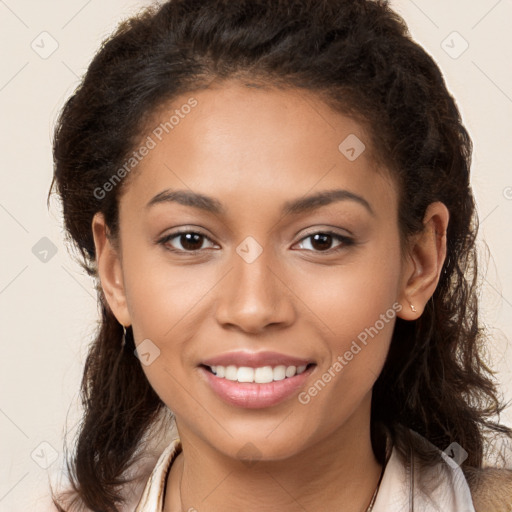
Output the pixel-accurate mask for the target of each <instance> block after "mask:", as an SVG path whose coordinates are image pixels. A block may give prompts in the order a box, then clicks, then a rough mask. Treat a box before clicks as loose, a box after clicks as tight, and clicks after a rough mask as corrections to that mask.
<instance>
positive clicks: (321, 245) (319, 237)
mask: <svg viewBox="0 0 512 512" xmlns="http://www.w3.org/2000/svg"><path fill="white" fill-rule="evenodd" d="M304 240H310V242H309V243H304ZM336 240H338V241H339V243H338V244H337V245H335V246H334V247H331V246H332V244H333V242H334V241H336ZM301 244H302V245H305V246H306V247H303V249H307V250H311V251H313V252H335V251H338V250H341V249H344V248H345V247H347V246H349V245H353V244H354V241H353V240H352V239H351V238H349V237H346V236H343V235H340V234H338V233H333V232H330V231H319V232H317V233H312V234H310V235H308V236H306V237H304V238H303V239H302V240H301ZM308 246H309V247H308Z"/></svg>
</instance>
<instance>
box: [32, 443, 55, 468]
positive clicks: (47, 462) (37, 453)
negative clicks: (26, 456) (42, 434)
mask: <svg viewBox="0 0 512 512" xmlns="http://www.w3.org/2000/svg"><path fill="white" fill-rule="evenodd" d="M30 457H31V458H32V460H33V461H34V462H35V463H36V464H37V465H38V466H39V467H40V468H43V469H48V468H49V467H50V466H51V465H52V464H53V463H54V462H55V461H56V460H57V459H58V458H59V453H58V452H57V450H56V449H55V448H54V447H53V446H52V445H51V444H50V443H48V442H46V441H43V442H42V443H40V444H39V445H38V446H37V448H35V449H34V450H33V451H32V453H31V454H30Z"/></svg>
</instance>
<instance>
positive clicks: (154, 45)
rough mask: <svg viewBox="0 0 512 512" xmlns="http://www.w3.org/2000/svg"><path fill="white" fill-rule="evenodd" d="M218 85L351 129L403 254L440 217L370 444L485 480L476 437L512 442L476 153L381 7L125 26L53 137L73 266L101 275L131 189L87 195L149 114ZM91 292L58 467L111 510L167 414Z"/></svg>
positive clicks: (434, 80)
mask: <svg viewBox="0 0 512 512" xmlns="http://www.w3.org/2000/svg"><path fill="white" fill-rule="evenodd" d="M228 79H237V80H242V81H243V80H246V81H249V80H250V81H258V82H259V83H261V84H266V85H268V86H273V87H284V88H286V87H290V88H291V87H293V88H300V89H303V90H308V91H312V92H314V93H316V94H318V95H319V97H321V98H322V99H323V100H324V101H325V102H326V103H327V104H328V105H329V106H330V107H332V108H333V109H334V110H336V111H337V112H340V113H342V114H345V115H348V116H350V117H352V118H354V119H356V120H357V121H358V122H360V123H361V124H362V126H364V127H365V129H366V130H367V132H368V134H369V136H370V142H371V144H369V146H370V147H371V148H372V155H373V157H374V158H375V159H378V160H379V161H381V162H382V163H384V164H385V166H386V169H388V170H389V172H390V173H391V174H392V175H393V176H394V178H395V182H396V183H397V186H398V189H399V230H400V236H401V240H402V241H406V240H407V239H408V238H409V237H410V236H411V235H413V234H415V233H417V232H419V231H421V230H422V228H423V224H422V220H423V216H424V214H425V211H426V208H427V206H428V205H429V204H430V203H432V202H435V201H441V202H443V203H444V204H445V205H446V206H447V208H448V210H449V213H450V222H449V225H448V230H447V256H446V260H445V262H444V266H443V268H442V273H441V276H440V280H439V283H438V286H437V288H436V290H435V293H434V294H433V296H432V298H431V300H430V301H429V302H428V304H427V305H426V308H425V310H424V312H423V314H422V316H421V317H420V318H419V319H418V320H416V321H412V322H407V321H404V320H401V319H400V318H397V320H396V325H395V329H394V332H393V336H392V340H391V346H390V350H389V353H388V356H387V359H386V362H385V365H384V368H383V370H382V372H381V374H380V376H379V378H378V379H377V381H376V382H375V385H374V388H373V399H372V410H371V422H372V442H375V443H377V439H378V436H377V430H376V429H377V425H379V424H381V425H384V426H385V428H386V429H387V430H388V431H389V432H390V434H391V436H392V438H393V441H394V443H395V444H396V446H397V448H398V449H399V451H400V453H402V454H403V456H404V457H405V456H406V454H407V453H408V452H409V451H410V450H411V449H414V450H415V452H417V453H419V455H420V456H421V457H422V458H423V460H424V461H426V463H428V461H429V460H433V459H432V455H431V454H429V453H428V450H426V448H424V447H422V445H421V444H418V443H417V442H416V441H415V439H414V437H413V436H411V435H409V433H408V432H409V431H408V429H409V428H410V429H413V430H414V431H415V432H417V433H419V434H421V435H422V436H424V437H425V438H426V439H427V440H429V441H430V442H431V443H433V444H434V445H435V446H437V447H439V448H440V449H441V450H443V449H445V448H446V447H447V446H448V445H449V444H450V443H451V442H453V441H456V442H458V443H459V444H460V445H461V446H463V447H464V449H465V450H466V451H467V452H468V458H467V460H466V461H465V462H464V464H463V466H462V467H463V469H464V468H466V467H468V468H469V467H473V468H478V467H481V465H482V462H483V457H484V447H485V438H486V434H488V433H494V434H497V433H502V434H506V435H507V436H511V437H512V430H511V429H509V428H508V427H505V426H504V425H501V424H499V423H498V422H496V421H495V420H494V418H495V416H496V415H497V416H498V417H499V414H500V413H501V411H502V410H503V408H504V405H502V404H501V402H500V399H499V396H498V391H497V388H496V384H495V382H494V378H493V372H492V370H491V369H490V368H489V367H488V366H487V365H486V363H485V358H484V357H483V352H482V351H483V348H484V346H483V345H484V343H485V342H486V338H485V334H484V332H483V330H482V328H481V327H480V323H479V319H478V285H479V281H478V274H477V254H476V248H475V240H476V236H477V231H478V219H477V214H476V211H475V203H474V199H473V195H472V192H471V188H470V163H471V153H472V142H471V139H470V137H469V135H468V133H467V131H466V129H465V128H464V126H463V125H462V122H461V117H460V114H459V111H458V108H457V106H456V103H455V101H454V99H453V97H452V96H451V94H450V93H449V92H448V90H447V87H446V84H445V82H444V79H443V76H442V74H441V72H440V70H439V68H438V66H437V65H436V63H435V62H434V60H433V59H432V58H431V57H430V56H429V55H428V54H427V53H426V52H425V50H424V49H422V48H421V47H420V46H419V45H418V44H417V43H415V42H414V41H413V40H412V39H411V37H410V34H409V32H408V29H407V26H406V24H405V22H404V20H403V19H402V18H401V17H400V16H399V15H397V14H396V13H395V12H394V11H392V10H391V8H390V7H389V6H388V4H387V2H386V1H384V0H237V1H232V0H170V1H167V2H166V3H163V4H162V5H153V6H150V7H148V8H146V9H145V10H144V11H142V12H141V13H140V14H138V15H136V16H134V17H132V18H130V19H128V20H126V21H124V22H122V23H121V24H120V25H119V27H118V28H117V30H116V31H115V33H114V34H113V35H111V36H110V37H109V38H108V39H107V40H106V41H104V43H103V44H102V47H101V48H100V50H99V51H98V53H97V54H96V55H95V57H94V59H93V60H92V63H91V64H90V66H89V68H88V70H87V72H86V74H85V76H84V77H83V80H82V82H81V84H80V85H79V86H78V87H77V89H76V90H75V91H74V93H73V95H72V96H71V97H70V98H69V99H68V100H67V102H66V104H65V106H64V107H63V109H62V111H61V114H60V117H59V119H58V122H57V126H56V129H55V135H54V145H53V154H54V164H55V165H54V178H53V181H52V185H51V187H50V191H49V195H48V199H49V198H50V194H51V193H52V190H53V189H54V188H55V190H56V192H57V194H58V195H59V196H60V198H61V200H62V205H63V215H64V221H65V228H66V232H67V233H66V236H67V238H68V240H69V241H70V242H71V244H72V245H74V246H75V247H76V248H77V249H78V250H79V254H78V259H79V262H80V264H81V265H82V267H83V268H84V269H85V271H86V272H87V273H88V274H89V275H90V276H93V277H95V278H97V276H98V275H97V269H96V261H95V246H94V240H93V234H92V230H91V222H92V218H93V216H94V214H95V213H97V212H102V213H103V214H104V216H105V220H106V223H107V226H108V228H109V231H110V233H111V235H112V237H113V238H114V239H116V237H117V236H118V234H119V233H118V229H119V228H118V205H119V198H120V196H121V194H122V190H123V188H124V187H126V186H127V184H128V183H129V180H128V179H124V180H123V182H122V183H121V184H120V185H119V186H118V187H114V188H113V190H112V191H110V192H109V193H108V194H104V197H101V199H99V198H98V197H97V195H98V194H95V190H97V189H98V187H100V188H101V187H102V186H103V184H104V183H106V182H108V180H109V179H110V178H111V177H112V176H113V175H114V173H115V172H116V170H117V169H119V167H120V166H121V165H122V163H123V161H125V160H126V158H127V156H128V155H129V154H130V152H131V151H133V149H134V148H135V147H136V144H137V142H138V141H140V138H141V136H142V135H143V134H144V130H145V129H146V127H147V123H148V120H149V119H150V118H151V116H152V115H153V114H154V113H155V112H156V111H157V110H158V109H159V108H160V107H161V106H162V105H164V104H166V103H168V102H172V100H173V99H174V98H176V97H177V96H178V95H181V94H183V93H185V92H191V91H193V90H198V89H204V88H207V87H208V85H209V84H210V83H211V82H212V81H213V80H216V81H217V82H220V83H222V82H223V81H225V80H228ZM131 175H133V173H132V174H131ZM97 292H98V300H99V303H100V305H101V311H102V315H101V319H100V323H99V326H98V332H97V335H96V337H95V340H94V341H93V343H92V345H91V347H90V351H89V354H88V357H87V362H86V365H85V370H84V374H83V380H82V395H81V396H82V403H83V407H84V416H83V421H82V423H81V427H80V432H79V436H78V438H77V442H76V446H75V452H74V456H73V458H72V460H71V461H68V465H69V470H70V477H71V483H72V487H73V489H74V491H76V493H77V494H78V497H79V500H80V501H81V503H82V504H83V505H85V506H86V507H88V508H90V509H92V510H104V511H109V512H110V511H113V512H115V511H117V510H118V506H119V505H120V504H121V503H122V497H121V493H120V489H121V487H122V486H123V485H124V484H125V483H126V482H127V478H126V476H125V475H126V471H127V470H128V469H129V468H130V467H131V466H132V465H133V462H134V457H135V454H136V453H137V449H138V448H139V447H140V445H141V443H142V442H143V440H144V435H145V434H146V433H147V432H148V429H149V428H150V427H151V426H152V425H154V424H155V422H156V421H157V419H158V417H159V413H161V412H162V410H163V409H165V406H164V404H163V402H162V401H161V400H160V398H159V397H158V396H157V395H156V393H155V392H154V391H153V389H152V388H151V386H150V385H149V383H148V381H147V379H146V377H145V375H144V372H143V370H142V368H141V365H140V363H139V361H138V360H137V358H135V357H134V356H133V350H132V348H133V346H129V347H128V348H129V349H127V350H124V351H121V350H120V346H121V338H122V334H123V331H122V326H121V325H120V324H119V323H118V322H117V320H116V318H115V317H114V315H113V313H112V312H111V310H110V309H109V307H108V305H107V303H106V301H105V298H104V296H103V294H102V290H101V287H100V286H99V285H98V286H97ZM59 509H60V510H63V509H62V508H60V507H59Z"/></svg>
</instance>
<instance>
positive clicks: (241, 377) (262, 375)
mask: <svg viewBox="0 0 512 512" xmlns="http://www.w3.org/2000/svg"><path fill="white" fill-rule="evenodd" d="M201 366H202V367H203V368H205V369H206V370H208V371H209V372H210V373H212V374H213V375H215V376H216V377H217V378H219V379H224V380H229V381H233V382H240V383H254V384H268V383H270V382H277V381H282V380H286V379H290V378H292V377H295V376H296V375H300V374H302V373H304V372H305V371H306V370H307V369H308V368H309V367H311V366H314V363H310V364H305V365H301V366H292V365H290V366H285V365H276V366H258V367H255V368H253V367H249V366H235V365H228V366H221V365H215V366H208V365H201Z"/></svg>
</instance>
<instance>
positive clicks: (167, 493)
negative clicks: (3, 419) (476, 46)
mask: <svg viewBox="0 0 512 512" xmlns="http://www.w3.org/2000/svg"><path fill="white" fill-rule="evenodd" d="M54 158H55V177H54V181H55V183H54V184H55V186H56V190H57V193H58V194H60V196H61V198H62V202H63V212H64V218H65V224H66V229H67V231H68V234H69V237H70V239H71V240H72V241H73V243H74V244H75V245H76V246H77V248H78V249H79V251H80V254H81V257H82V260H81V262H82V264H83V266H84V268H85V269H86V270H87V271H88V272H89V274H90V275H93V276H95V277H97V278H98V297H99V301H100V305H101V311H102V318H101V324H100V326H99V330H98V334H97V337H96V340H95V341H94V343H93V345H92V346H91V349H90V352H89V356H88V359H87V363H86V367H85V372H84V380H83V387H82V393H83V403H84V408H85V409H84V417H83V422H82V425H81V430H80V435H79V437H78V441H77V444H76V449H75V455H74V458H73V460H72V461H71V462H70V472H71V479H72V487H73V489H74V491H75V493H76V496H75V499H74V500H73V499H72V500H71V502H70V500H67V502H66V504H64V505H62V506H61V508H60V509H61V510H74V507H75V506H77V505H83V506H84V507H86V508H87V509H90V510H108V511H117V510H121V509H125V510H133V509H134V508H135V509H136V510H137V511H138V512H148V511H165V512H170V511H172V512H174V511H183V510H188V511H193V510H197V511H202V510H207V511H217V510H222V511H226V510H244V511H251V510H258V511H260V510H266V511H272V510H279V511H292V510H293V511H295V510H344V511H349V512H351V511H354V512H356V511H357V512H359V511H370V510H372V511H373V512H384V511H386V512H387V511H390V510H393V511H395V510H396V511H399V510H400V511H401V510H403V511H406V510H407V511H409V510H415V511H433V510H443V511H457V512H459V511H462V512H470V511H474V510H486V511H488V510H491V508H490V507H491V506H492V507H494V508H493V510H502V509H503V510H508V509H507V508H506V507H509V506H510V504H511V503H512V499H511V495H512V493H511V492H510V476H509V474H508V473H507V472H506V470H501V471H499V470H496V471H498V473H497V475H498V476H497V477H495V478H493V479H492V482H494V484H496V482H497V478H500V479H501V480H502V481H503V484H500V485H499V486H497V487H498V489H497V492H493V494H492V500H494V502H495V503H494V504H491V501H490V500H486V499H485V496H484V494H483V491H482V489H486V488H487V486H488V483H486V482H485V481H484V479H485V478H486V477H485V476H482V475H483V472H482V471H481V470H480V468H481V467H482V464H483V461H484V447H485V444H484V441H485V435H486V434H499V433H501V434H505V436H507V438H510V437H512V431H511V430H510V429H509V428H507V427H505V426H503V425H500V424H498V423H495V422H494V421H493V417H494V415H495V414H496V413H499V412H501V410H502V409H503V406H502V405H501V404H500V402H499V400H498V398H497V392H496V388H495V384H494V382H493V380H492V378H491V373H490V371H489V369H488V368H487V367H486V366H485V365H484V363H483V361H482V359H481V354H480V352H479V347H480V343H481V342H482V340H483V334H482V332H481V330H480V328H479V323H478V316H477V311H478V308H477V297H476V291H475V288H476V282H477V281H476V276H477V273H476V270H477V265H476V257H475V248H474V243H475V237H476V234H477V217H476V213H475V208H474V201H473V196H472V193H471V189H470V186H469V166H470V160H471V140H470V138H469V136H468V133H467V132H466V130H465V128H464V127H463V125H462V124H461V120H460V115H459V112H458V110H457V107H456V105H455V102H454V100H453V98H452V97H451V96H450V94H449V93H448V91H447V89H446V86H445V84H444V81H443V78H442V75H441V73H440V71H439V69H438V67H437V66H436V64H435V63H434V62H433V60H432V59H431V58H430V57H429V56H428V54H426V53H425V51H424V50H423V49H422V48H420V47H419V46H418V45H417V44H416V43H414V42H413V41H412V40H411V39H410V37H409V35H408V32H407V29H406V26H405V24H404V22H403V20H402V19H401V18H400V17H399V16H398V15H396V14H395V13H394V12H393V11H391V10H390V8H389V7H388V6H387V5H386V3H385V2H382V1H371V0H337V1H327V0H325V1H310V0H283V1H271V0H242V1H237V2H228V1H221V0H201V1H192V0H175V1H170V2H166V3H164V4H162V5H161V6H159V7H153V8H149V9H147V10H146V11H145V12H143V13H142V14H140V15H139V16H137V17H134V18H132V19H130V20H128V21H126V22H124V23H123V24H121V25H120V27H119V28H118V30H117V32H116V33H115V34H114V35H113V36H112V37H111V38H110V39H109V40H108V41H107V42H105V44H104V45H103V46H102V48H101V50H100V51H99V52H98V54H97V55H96V56H95V58H94V60H93V62H92V63H91V65H90V67H89V69H88V71H87V73H86V75H85V77H84V80H83V83H82V84H81V86H80V87H79V88H78V89H77V91H76V92H75V93H74V95H73V96H72V97H71V98H70V99H69V100H68V102H67V103H66V105H65V107H64V109H63V111H62V114H61V117H60V119H59V123H58V126H57V129H56V134H55V143H54ZM171 411H172V412H171ZM171 415H172V419H173V420H174V421H175V425H176V428H177V433H176V435H175V438H174V439H172V442H171V443H170V444H169V445H168V446H167V447H166V448H165V450H158V449H157V448H155V450H156V451H157V456H158V457H159V459H158V461H157V463H156V464H154V460H153V461H152V462H150V466H149V469H148V467H147V466H146V471H145V470H144V466H143V462H142V461H144V458H145V457H146V459H147V458H148V456H149V455H150V454H151V446H152V444H151V443H152V442H153V443H154V442H155V439H156V437H155V436H156V432H157V429H158V428H159V427H162V428H163V429H164V431H165V429H166V428H167V427H166V425H168V422H167V420H168V419H169V418H170V417H171ZM148 473H151V475H150V476H149V478H147V477H148ZM507 482H508V483H507ZM506 485H509V488H508V490H507V489H506ZM482 500H484V501H482ZM477 506H478V508H476V507H477ZM123 507H124V508H123ZM481 507H482V508H481ZM500 507H501V508H500Z"/></svg>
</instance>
